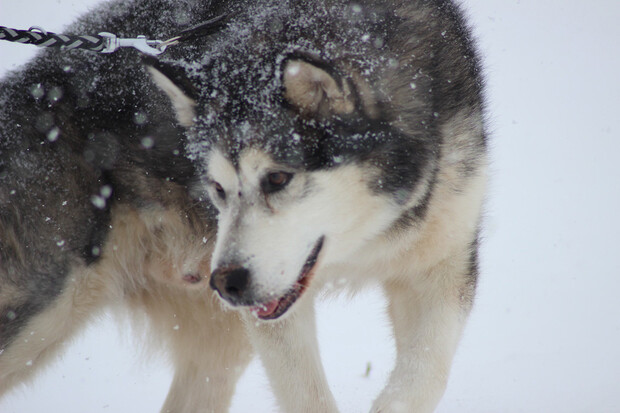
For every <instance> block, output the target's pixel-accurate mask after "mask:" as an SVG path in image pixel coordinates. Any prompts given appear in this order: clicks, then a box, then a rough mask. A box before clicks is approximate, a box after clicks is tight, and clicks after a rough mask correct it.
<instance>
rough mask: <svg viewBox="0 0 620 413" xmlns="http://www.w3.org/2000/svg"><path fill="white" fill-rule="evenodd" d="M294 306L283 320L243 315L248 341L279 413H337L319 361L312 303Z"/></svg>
mask: <svg viewBox="0 0 620 413" xmlns="http://www.w3.org/2000/svg"><path fill="white" fill-rule="evenodd" d="M296 305H297V306H299V308H296V309H295V312H294V314H291V315H290V316H289V317H287V318H286V319H284V320H275V321H260V320H258V319H257V318H256V317H255V316H253V315H251V314H246V317H245V321H246V326H247V329H248V332H249V335H250V340H251V342H252V345H253V346H254V347H255V349H256V350H257V352H258V353H259V355H260V358H261V361H262V363H263V365H264V367H265V370H266V371H267V375H268V376H269V380H270V382H271V385H272V388H273V391H274V393H275V394H276V397H277V399H278V402H279V404H280V407H281V408H282V410H283V412H286V413H317V412H321V413H333V412H337V408H336V402H335V400H334V397H333V396H332V394H331V392H330V390H329V387H328V385H327V379H326V378H325V373H324V371H323V366H322V364H321V360H320V357H319V349H318V341H317V337H316V322H315V317H314V303H313V302H312V300H309V299H306V300H304V302H299V303H297V304H296Z"/></svg>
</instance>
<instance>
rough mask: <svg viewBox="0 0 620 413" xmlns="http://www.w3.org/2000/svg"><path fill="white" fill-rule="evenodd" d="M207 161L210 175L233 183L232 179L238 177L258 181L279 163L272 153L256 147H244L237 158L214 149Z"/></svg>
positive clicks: (222, 181) (224, 181)
mask: <svg viewBox="0 0 620 413" xmlns="http://www.w3.org/2000/svg"><path fill="white" fill-rule="evenodd" d="M207 162H208V163H207V173H208V175H209V176H210V177H211V178H212V179H215V180H217V181H218V182H220V183H221V184H225V183H228V184H232V183H233V182H232V181H235V180H238V179H241V180H243V181H257V180H258V179H259V178H260V177H261V176H262V174H264V173H265V171H268V170H271V169H273V168H274V167H275V166H276V165H277V162H276V161H275V160H274V158H273V157H272V156H271V155H269V154H268V153H267V152H265V151H264V150H262V149H259V148H255V147H248V148H246V149H244V150H243V151H241V153H240V154H238V156H237V157H236V158H235V159H232V158H231V156H230V155H229V154H226V153H225V152H223V151H221V150H219V149H214V150H212V151H211V152H210V154H209V156H208V161H207Z"/></svg>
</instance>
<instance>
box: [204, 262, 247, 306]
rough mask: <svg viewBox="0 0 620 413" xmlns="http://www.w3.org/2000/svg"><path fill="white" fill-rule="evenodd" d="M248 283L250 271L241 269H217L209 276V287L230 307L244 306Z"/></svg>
mask: <svg viewBox="0 0 620 413" xmlns="http://www.w3.org/2000/svg"><path fill="white" fill-rule="evenodd" d="M249 283H250V271H248V270H247V269H246V268H243V267H227V268H218V269H216V270H215V271H213V273H212V274H211V281H210V282H209V285H210V286H211V288H213V289H214V290H215V291H217V292H218V293H219V294H220V296H221V297H222V298H223V299H225V300H226V301H228V302H229V303H231V304H232V305H240V304H244V303H245V301H247V299H246V290H247V288H248V284H249Z"/></svg>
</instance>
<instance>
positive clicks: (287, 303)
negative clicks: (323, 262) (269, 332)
mask: <svg viewBox="0 0 620 413" xmlns="http://www.w3.org/2000/svg"><path fill="white" fill-rule="evenodd" d="M324 239H325V237H324V236H323V237H321V238H319V240H318V241H317V242H316V244H315V245H314V248H313V249H312V251H311V252H310V255H308V258H307V259H306V262H305V263H304V265H303V267H302V268H301V273H300V274H299V277H298V278H297V282H295V285H293V287H292V288H291V289H290V290H289V291H288V292H287V293H286V294H284V295H283V296H281V297H280V298H276V299H275V300H271V301H269V302H267V303H263V304H261V305H257V306H254V307H251V308H250V311H251V312H252V313H253V314H254V315H256V316H257V317H258V318H260V319H261V320H274V319H276V318H278V317H280V316H281V315H283V314H284V313H286V312H287V311H288V309H289V308H291V306H292V305H293V304H294V303H295V301H297V299H298V298H299V297H301V295H302V294H303V293H304V291H305V290H306V288H307V287H308V285H309V283H310V280H311V278H312V274H313V272H312V270H313V269H314V267H315V265H316V263H317V260H318V258H319V253H320V252H321V249H322V248H323V240H324Z"/></svg>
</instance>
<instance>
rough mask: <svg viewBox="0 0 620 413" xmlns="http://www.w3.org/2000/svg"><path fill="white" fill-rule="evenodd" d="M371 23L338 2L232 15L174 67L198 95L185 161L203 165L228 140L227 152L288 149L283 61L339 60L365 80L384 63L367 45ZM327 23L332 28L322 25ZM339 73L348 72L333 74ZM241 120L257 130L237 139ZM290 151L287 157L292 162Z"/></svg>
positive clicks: (260, 6)
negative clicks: (258, 146)
mask: <svg viewBox="0 0 620 413" xmlns="http://www.w3.org/2000/svg"><path fill="white" fill-rule="evenodd" d="M246 6H247V5H246ZM369 16H370V17H369ZM377 19H380V17H377V16H374V15H373V14H372V12H368V13H366V14H365V10H364V9H363V8H361V7H360V6H357V7H352V6H350V5H342V4H339V5H330V6H326V5H325V4H322V3H319V4H316V3H313V4H311V5H309V4H307V3H304V4H299V3H298V2H281V1H277V2H276V1H262V2H260V1H259V2H255V3H251V5H249V6H247V7H245V9H243V10H241V11H239V12H237V13H236V14H235V15H234V17H233V18H232V20H231V21H230V22H229V23H228V24H227V26H226V27H225V28H224V29H223V30H222V31H221V32H220V33H218V34H216V35H214V36H212V37H210V38H207V39H204V40H203V43H202V45H201V46H200V47H197V48H196V49H193V50H192V51H190V53H185V54H184V55H183V56H179V59H178V60H176V61H175V64H177V65H180V66H181V67H182V68H183V69H184V70H185V72H186V74H187V76H188V78H189V79H190V81H191V82H192V83H193V84H194V85H195V86H196V87H197V90H198V93H199V98H198V108H197V112H198V113H197V120H196V124H195V126H194V128H193V129H192V131H191V133H190V139H189V143H188V153H189V156H190V157H191V158H192V159H199V158H202V159H206V155H207V154H206V152H207V151H208V150H209V149H210V148H211V146H212V145H213V144H220V145H221V144H222V141H223V140H231V139H232V140H233V141H234V142H227V145H228V147H229V148H228V149H231V150H232V149H234V147H237V149H240V147H242V146H244V145H247V144H249V143H251V142H252V141H255V142H259V143H260V144H262V145H263V146H272V147H273V146H276V147H280V146H282V145H281V143H282V142H283V141H288V142H289V145H291V146H294V145H295V140H293V139H291V136H292V135H293V134H294V133H295V131H294V129H293V127H292V124H291V123H290V120H288V119H285V116H283V102H282V82H281V77H282V69H283V65H284V63H285V62H286V60H287V59H288V58H289V57H291V56H292V55H300V54H301V55H306V56H310V57H312V59H316V60H318V61H322V62H327V63H328V64H337V62H338V60H339V59H343V58H346V60H347V62H348V64H352V65H355V70H356V71H357V72H359V73H362V74H363V75H365V76H371V75H372V73H373V72H374V71H375V70H376V68H377V67H379V66H380V65H383V64H384V58H383V57H381V53H378V52H377V47H376V42H374V41H369V39H370V38H372V39H375V38H378V37H381V35H382V34H381V33H376V31H375V32H373V33H372V34H369V31H372V30H374V29H373V27H377V26H379V25H377V24H375V23H376V22H377ZM327 21H333V22H337V23H336V24H332V25H326V22H327ZM343 69H344V70H346V69H348V68H336V70H343ZM289 70H295V66H291V67H290V68H289ZM287 114H288V117H290V112H287ZM245 120H253V121H255V122H253V124H257V123H260V124H261V127H260V128H257V127H256V125H255V127H254V128H252V130H251V131H249V130H247V129H246V131H245V132H244V133H241V130H236V129H238V128H240V127H241V125H240V124H238V125H235V123H238V122H243V121H245ZM259 129H260V130H259ZM294 152H295V151H294V150H291V154H293V155H291V154H287V155H291V156H296V155H295V154H294Z"/></svg>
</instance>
